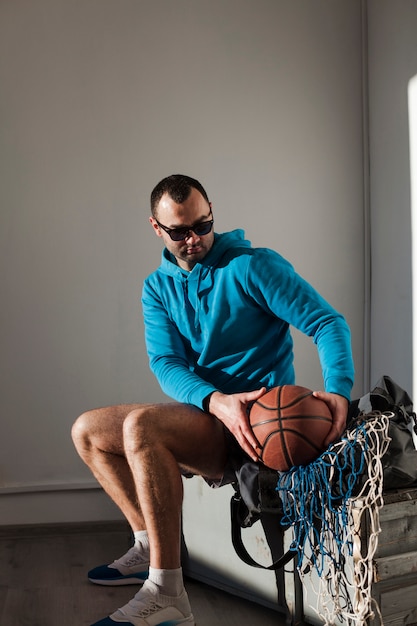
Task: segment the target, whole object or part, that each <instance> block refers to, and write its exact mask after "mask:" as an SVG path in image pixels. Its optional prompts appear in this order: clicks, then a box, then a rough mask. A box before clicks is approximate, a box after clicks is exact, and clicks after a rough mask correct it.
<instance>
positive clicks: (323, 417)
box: [252, 414, 333, 429]
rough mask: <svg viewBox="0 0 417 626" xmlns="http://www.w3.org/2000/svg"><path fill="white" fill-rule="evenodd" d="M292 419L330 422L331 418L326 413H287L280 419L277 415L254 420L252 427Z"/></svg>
mask: <svg viewBox="0 0 417 626" xmlns="http://www.w3.org/2000/svg"><path fill="white" fill-rule="evenodd" d="M294 419H296V420H297V419H303V420H321V421H323V422H329V423H330V424H331V423H332V421H333V420H332V418H331V417H327V416H326V415H303V414H300V415H297V414H296V415H287V416H284V417H282V416H281V417H280V419H278V418H277V417H271V418H270V419H267V420H262V421H261V422H254V423H253V424H252V429H254V428H256V427H257V426H263V425H265V424H271V423H272V422H275V421H277V422H278V423H281V422H285V421H289V420H294Z"/></svg>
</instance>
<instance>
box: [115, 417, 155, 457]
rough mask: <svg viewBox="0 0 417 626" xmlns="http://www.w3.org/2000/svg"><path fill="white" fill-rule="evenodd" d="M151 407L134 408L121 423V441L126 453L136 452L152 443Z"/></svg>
mask: <svg viewBox="0 0 417 626" xmlns="http://www.w3.org/2000/svg"><path fill="white" fill-rule="evenodd" d="M154 430H155V429H154V426H153V419H152V407H147V406H143V407H141V408H138V409H134V410H133V411H131V412H130V413H129V414H128V415H127V416H126V419H125V421H124V423H123V442H124V448H125V450H126V453H129V452H131V453H136V452H139V451H140V450H141V449H143V448H145V447H147V446H149V445H152V442H153V440H154Z"/></svg>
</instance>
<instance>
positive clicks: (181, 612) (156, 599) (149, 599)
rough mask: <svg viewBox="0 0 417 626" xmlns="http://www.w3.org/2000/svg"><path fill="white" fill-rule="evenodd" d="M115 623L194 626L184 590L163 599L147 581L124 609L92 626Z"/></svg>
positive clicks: (108, 625) (149, 625)
mask: <svg viewBox="0 0 417 626" xmlns="http://www.w3.org/2000/svg"><path fill="white" fill-rule="evenodd" d="M115 623H116V624H119V623H122V624H125V625H127V626H158V625H159V626H161V625H162V624H165V625H168V624H169V626H177V625H178V626H183V625H184V624H187V625H188V626H195V622H194V617H193V615H192V613H191V607H190V603H189V601H188V595H187V592H186V591H185V589H184V590H183V592H182V593H181V595H180V596H178V597H172V596H164V595H162V594H160V593H159V592H158V587H157V586H156V585H155V584H154V583H153V582H152V581H150V580H147V581H146V582H145V583H144V585H143V587H142V589H140V591H138V593H137V594H136V595H135V597H134V598H133V599H132V600H130V602H128V603H127V604H126V605H125V606H123V607H122V608H121V609H118V610H117V611H116V612H115V613H113V614H112V615H110V616H109V617H105V618H104V619H102V620H100V621H99V622H96V623H95V624H92V626H114V625H115Z"/></svg>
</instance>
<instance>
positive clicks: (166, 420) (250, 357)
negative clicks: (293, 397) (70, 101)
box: [73, 175, 353, 626]
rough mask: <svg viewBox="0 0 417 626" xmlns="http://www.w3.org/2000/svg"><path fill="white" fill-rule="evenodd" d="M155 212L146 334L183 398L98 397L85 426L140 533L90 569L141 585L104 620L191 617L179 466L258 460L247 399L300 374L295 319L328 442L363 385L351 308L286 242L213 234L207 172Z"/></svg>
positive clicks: (88, 442) (229, 475)
mask: <svg viewBox="0 0 417 626" xmlns="http://www.w3.org/2000/svg"><path fill="white" fill-rule="evenodd" d="M151 210H152V216H151V217H150V223H151V225H152V228H153V230H154V232H155V234H156V235H157V236H158V237H160V238H161V239H162V241H163V243H164V245H165V248H164V251H163V254H162V262H161V265H160V267H159V268H158V269H157V270H156V271H155V272H154V273H153V274H151V275H150V276H149V277H148V278H147V279H146V280H145V284H144V288H143V296H142V302H143V313H144V322H145V336H146V345H147V351H148V355H149V361H150V367H151V369H152V371H153V372H154V374H155V375H156V377H157V379H158V381H159V383H160V385H161V387H162V389H163V390H164V391H165V392H166V393H167V394H168V395H169V396H171V397H172V398H174V400H175V401H176V402H173V403H167V404H146V405H141V404H137V405H121V406H115V407H108V408H103V409H97V410H93V411H89V412H88V413H85V414H84V415H82V416H81V417H80V418H79V419H78V420H77V422H76V423H75V425H74V428H73V439H74V443H75V446H76V448H77V450H78V452H79V454H80V456H81V457H82V459H83V460H84V461H85V463H86V464H87V465H88V466H89V467H90V469H91V470H92V472H93V474H94V475H95V477H96V478H97V480H98V481H99V482H100V484H101V485H102V486H103V488H104V489H105V491H106V492H107V493H108V495H109V496H110V497H111V498H112V499H113V501H114V502H115V503H116V504H117V505H118V506H119V507H120V509H121V510H122V512H123V513H124V515H125V516H126V518H127V520H128V522H129V524H130V526H131V528H132V531H133V532H134V536H135V544H134V546H133V547H132V548H131V549H130V550H129V551H128V553H127V554H126V555H124V556H123V557H121V558H120V559H117V560H116V561H114V562H113V563H111V564H110V565H104V566H100V567H97V568H95V569H93V570H91V571H90V572H89V579H90V580H91V581H92V582H95V583H98V584H107V585H118V584H129V583H136V584H142V583H143V586H142V587H141V589H140V590H139V592H138V593H137V594H136V595H135V597H134V598H133V599H132V600H131V601H130V602H129V603H128V604H127V605H125V606H124V607H122V608H121V609H119V610H117V611H116V612H115V613H113V614H112V615H111V616H110V617H107V618H104V619H103V620H101V621H99V622H97V623H96V624H94V625H93V626H114V625H115V624H118V623H124V624H128V625H133V626H150V625H152V626H157V625H158V624H167V623H169V624H194V618H193V616H192V613H191V608H190V605H189V602H188V598H187V594H186V591H185V589H184V585H183V578H182V570H181V564H180V518H181V506H182V495H183V484H182V474H188V475H189V474H198V475H201V476H203V477H204V478H205V479H206V480H207V482H208V483H209V484H211V485H212V486H221V485H223V484H226V483H228V482H232V480H233V477H234V476H233V472H232V471H231V460H232V459H234V461H236V458H239V457H242V458H243V457H246V455H248V456H249V457H250V458H251V459H253V460H255V461H256V460H257V459H258V453H259V449H258V447H257V441H256V439H255V437H254V435H253V433H252V431H251V429H250V427H249V424H248V408H249V407H250V405H251V403H253V402H254V400H256V399H257V398H259V397H260V396H261V395H262V394H263V393H265V391H266V389H269V388H271V387H274V386H276V385H282V384H294V382H295V378H294V369H293V345H292V339H291V335H290V331H289V326H290V325H293V326H295V327H297V328H299V329H300V330H301V331H302V332H304V333H306V334H307V335H309V336H311V337H312V338H313V340H314V341H315V343H316V344H317V348H318V353H319V357H320V361H321V366H322V371H323V379H324V388H325V391H320V392H315V394H316V395H317V396H318V397H320V398H321V399H322V400H324V401H325V402H326V403H327V404H328V406H329V407H330V410H331V412H332V415H333V427H332V430H331V432H330V433H329V436H328V439H327V443H330V442H331V441H333V440H335V439H336V438H338V437H339V436H340V435H341V433H342V431H343V429H344V426H345V421H346V413H347V405H348V399H349V396H350V390H351V387H352V383H353V364H352V356H351V349H350V332H349V329H348V327H347V325H346V322H345V321H344V319H343V317H342V316H341V315H340V314H339V313H337V312H336V311H335V310H334V309H333V308H332V307H331V306H330V305H329V304H328V303H327V302H326V301H325V300H324V299H323V298H322V297H321V296H320V295H319V294H318V293H317V292H316V291H315V290H314V289H313V288H312V287H311V286H310V285H309V284H307V283H306V282H305V281H304V280H303V279H302V278H301V277H300V276H298V275H297V274H296V273H295V272H294V270H293V268H292V266H291V265H290V264H289V263H288V262H287V261H285V260H284V259H283V258H282V257H281V256H280V255H279V254H277V253H276V252H273V251H272V250H268V249H254V248H252V247H251V245H250V243H249V242H248V241H246V240H245V239H244V237H243V232H242V231H240V230H237V231H233V232H230V233H224V234H220V235H219V234H216V233H215V232H214V230H213V211H212V205H211V203H210V202H209V199H208V197H207V194H206V192H205V190H204V188H203V187H202V186H201V184H200V183H199V182H198V181H196V180H195V179H192V178H190V177H187V176H183V175H173V176H169V177H167V178H165V179H163V180H162V181H161V182H160V183H158V185H157V186H156V187H155V189H154V190H153V192H152V194H151ZM246 458H247V457H246Z"/></svg>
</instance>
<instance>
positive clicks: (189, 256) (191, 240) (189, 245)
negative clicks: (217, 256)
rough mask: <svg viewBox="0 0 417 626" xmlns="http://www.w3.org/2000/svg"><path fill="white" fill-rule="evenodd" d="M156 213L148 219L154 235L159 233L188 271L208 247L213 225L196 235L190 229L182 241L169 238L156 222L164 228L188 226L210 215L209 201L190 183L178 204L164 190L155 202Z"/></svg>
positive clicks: (212, 233)
mask: <svg viewBox="0 0 417 626" xmlns="http://www.w3.org/2000/svg"><path fill="white" fill-rule="evenodd" d="M156 217H157V220H158V221H157V220H156V219H155V218H154V217H150V218H149V220H150V222H151V224H152V226H153V228H154V230H155V232H156V234H157V236H158V237H162V239H163V241H164V244H165V247H166V248H167V249H168V250H169V251H170V252H171V253H172V254H173V255H174V256H175V258H176V259H177V263H178V265H179V266H180V267H182V268H183V269H185V270H187V271H191V270H192V269H193V267H194V265H195V264H196V263H198V262H200V261H201V260H202V259H203V258H204V257H205V256H206V254H207V253H208V252H209V251H210V249H211V247H212V245H213V242H214V231H213V228H212V229H211V230H210V231H209V232H208V233H207V235H196V233H195V232H194V231H192V230H190V231H189V232H188V233H187V237H186V238H185V239H184V240H183V241H173V240H172V239H171V237H170V236H169V234H168V233H167V232H165V231H164V230H163V228H161V227H160V226H159V225H158V222H159V223H160V224H163V225H164V226H166V227H167V228H192V227H193V226H197V225H198V224H201V223H202V222H207V221H209V220H211V219H213V218H212V214H211V204H209V203H208V202H207V201H206V200H205V199H204V198H203V196H202V195H201V193H200V192H199V191H197V189H195V188H194V187H193V188H192V189H191V193H190V195H189V196H188V198H187V199H186V200H185V202H183V203H182V204H177V203H176V202H174V200H172V198H170V196H169V195H168V194H166V193H165V194H164V195H163V196H162V198H161V200H160V202H159V204H158V206H157V209H156Z"/></svg>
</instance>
